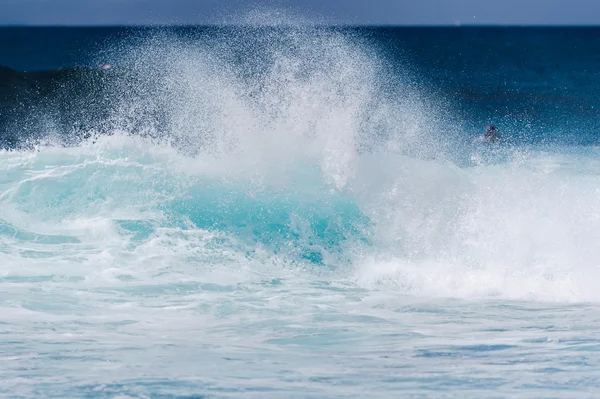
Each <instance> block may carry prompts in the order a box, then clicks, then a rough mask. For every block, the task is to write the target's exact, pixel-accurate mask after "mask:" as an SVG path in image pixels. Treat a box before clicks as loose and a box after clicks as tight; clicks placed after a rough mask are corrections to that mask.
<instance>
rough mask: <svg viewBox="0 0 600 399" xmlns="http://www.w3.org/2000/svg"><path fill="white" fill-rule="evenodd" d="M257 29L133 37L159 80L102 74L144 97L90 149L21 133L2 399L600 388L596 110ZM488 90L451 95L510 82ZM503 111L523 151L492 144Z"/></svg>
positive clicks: (128, 59)
mask: <svg viewBox="0 0 600 399" xmlns="http://www.w3.org/2000/svg"><path fill="white" fill-rule="evenodd" d="M244 32H245V31H243V30H242V31H236V30H234V31H233V32H229V33H227V34H228V35H233V36H231V37H230V38H231V41H230V42H228V45H227V46H223V45H219V43H221V41H220V40H221V37H220V36H219V35H216V34H215V35H216V36H214V37H213V36H211V37H213V40H208V41H198V40H196V39H194V40H196V41H194V40H191V42H190V41H189V40H188V41H185V42H181V41H179V40H176V39H174V38H173V37H170V36H167V37H163V36H161V37H158V38H156V37H155V38H153V39H152V40H149V41H144V40H142V41H139V40H136V41H133V40H132V41H131V43H133V44H131V43H130V46H129V47H126V48H125V49H122V50H121V51H120V53H119V54H120V55H119V58H118V60H119V62H120V63H121V65H124V66H123V68H125V66H126V68H125V69H127V71H128V74H129V75H127V76H130V77H131V76H132V77H133V78H135V79H134V80H133V82H138V83H139V82H143V83H144V85H142V86H137V87H136V90H137V91H134V92H132V91H130V89H131V87H132V85H131V82H130V81H123V80H119V79H116V80H114V81H110V80H109V81H103V83H104V84H108V83H111V84H116V85H117V86H114V87H113V86H111V89H114V90H115V93H116V92H120V93H121V94H122V96H118V97H111V98H112V99H113V100H114V101H113V103H112V105H111V109H110V112H107V115H108V116H106V118H107V119H106V124H104V125H102V126H100V127H99V126H93V127H90V131H89V132H87V133H89V134H87V135H85V136H78V137H77V139H76V140H75V139H73V140H72V141H70V140H71V139H72V138H73V137H74V136H73V135H75V133H74V131H75V130H77V129H81V126H80V125H78V126H76V127H73V129H74V130H69V129H67V130H65V129H64V123H63V124H61V123H59V122H60V121H58V122H57V121H56V120H55V118H56V115H57V113H55V112H54V111H57V110H50V111H53V112H50V111H48V110H47V109H46V110H47V111H48V112H47V113H45V112H42V111H40V110H37V111H36V112H38V113H36V114H35V117H36V118H38V120H39V121H43V122H44V124H41V125H39V124H38V125H35V126H33V125H27V123H28V121H29V120H20V119H16V120H11V121H9V122H10V123H8V124H7V123H2V124H1V125H2V126H3V127H4V128H7V129H13V130H11V131H10V134H12V135H13V136H12V137H20V138H23V139H25V138H27V139H31V140H29V143H28V145H26V146H20V145H14V146H13V147H11V148H7V149H4V150H1V151H0V312H1V314H2V317H1V318H0V364H2V367H0V381H1V382H0V396H2V397H7V398H26V397H27V398H28V397H49V398H65V397H77V398H78V397H82V398H84V397H85V398H105V397H110V398H201V397H241V396H243V397H260V398H264V397H282V398H283V397H285V398H289V397H294V398H306V397H310V398H313V397H314V398H317V397H319V398H321V397H327V398H355V397H363V396H374V397H378V398H379V397H381V398H384V397H398V396H401V397H414V398H428V397H440V398H441V397H460V398H492V397H493V398H496V397H497V398H503V397H522V398H572V397H594V396H595V395H596V391H597V388H598V387H599V385H600V382H599V381H598V371H599V370H600V363H599V362H600V351H599V349H600V341H599V339H598V337H597V335H598V334H597V331H598V329H600V324H599V323H598V320H599V317H600V308H599V307H598V301H599V300H600V296H599V295H598V290H597V283H598V281H600V272H599V269H598V259H600V246H599V245H598V243H599V242H600V228H599V227H600V212H599V211H598V209H600V191H599V190H600V161H598V159H599V158H598V157H599V155H600V149H599V148H598V147H597V146H595V144H594V139H593V137H594V135H595V132H596V131H595V130H594V129H593V125H588V126H590V127H589V129H587V130H586V131H585V132H582V133H581V135H578V132H579V131H578V130H577V129H578V128H579V127H577V126H581V125H585V124H586V123H588V122H587V121H589V119H586V118H588V117H589V116H590V115H591V114H590V113H589V112H591V111H590V110H589V109H585V110H584V109H583V108H580V109H579V111H581V112H584V111H585V112H588V113H587V114H586V115H585V118H581V119H578V118H579V117H580V116H581V114H569V110H572V108H569V107H571V105H569V106H568V107H567V108H560V106H559V105H560V104H562V105H564V103H563V102H560V101H558V102H555V99H551V100H548V101H549V102H548V103H546V104H545V105H544V107H541V108H539V109H537V111H539V113H534V112H532V110H531V109H529V111H528V112H530V113H529V115H530V116H531V118H535V117H538V118H542V116H543V115H544V112H547V111H548V109H553V107H554V109H555V110H557V111H556V112H557V113H562V114H561V115H563V116H561V118H562V119H561V118H559V117H555V119H550V120H547V121H546V122H547V123H546V124H539V125H536V124H535V123H534V126H531V125H529V126H527V123H531V121H532V120H534V119H528V120H526V119H519V117H515V116H514V114H513V113H512V111H511V112H507V113H505V114H504V115H503V116H502V117H501V118H499V119H500V122H497V121H496V119H494V118H493V117H492V116H493V114H489V113H486V112H485V111H486V109H487V108H488V107H490V104H489V103H488V102H486V101H483V103H481V104H479V105H478V107H471V106H470V105H469V104H470V103H465V102H462V100H464V98H461V97H452V96H449V94H448V93H451V92H450V91H446V90H449V89H444V90H441V89H440V90H439V91H436V90H437V89H436V86H435V85H434V83H432V82H435V79H436V76H437V77H438V78H439V77H440V76H445V74H444V73H441V74H438V75H436V74H437V73H439V70H436V69H435V68H434V69H427V68H425V67H424V66H423V65H427V63H426V62H425V64H421V63H420V62H419V61H418V60H419V57H412V58H411V57H408V60H407V59H404V61H402V62H400V61H399V60H400V59H401V58H402V57H400V56H398V58H397V59H391V60H390V58H386V56H385V54H386V52H385V51H388V50H389V49H390V48H394V46H399V47H402V46H400V44H399V43H404V44H403V45H405V46H406V47H402V48H405V49H411V48H413V47H411V45H410V43H409V44H406V42H401V41H394V40H392V39H390V37H389V35H390V34H391V33H390V31H389V30H381V31H375V32H376V33H377V32H379V33H377V34H376V33H373V31H371V33H370V34H371V35H374V36H375V39H377V40H379V41H380V42H384V43H388V45H390V47H388V48H387V50H385V49H383V50H382V49H381V48H377V47H371V45H372V44H373V42H372V41H369V40H364V38H357V37H356V36H355V35H349V34H348V32H345V33H344V32H342V33H340V32H336V31H328V30H325V31H323V30H314V29H308V28H303V29H299V30H291V31H286V30H284V31H268V32H262V33H260V32H259V33H260V34H258V33H256V32H253V33H252V34H249V33H247V32H245V33H244ZM360 32H362V31H360ZM407 32H408V33H407ZM410 32H413V33H410ZM435 32H438V33H435ZM478 32H479V31H478ZM482 32H483V33H482ZM508 32H509V33H507V35H508V36H510V37H512V36H511V35H519V34H520V35H524V37H526V38H527V40H526V41H525V42H526V43H530V42H531V41H532V40H534V39H532V37H534V36H535V35H538V36H535V38H537V39H535V40H534V41H535V42H536V43H538V46H539V47H540V48H542V47H544V46H546V47H548V46H550V47H552V43H553V41H556V40H558V39H557V37H556V33H546V34H543V32H542V33H541V34H540V33H539V32H538V31H536V32H537V33H535V32H534V33H535V35H533V34H532V33H531V32H529V33H528V32H524V31H518V32H520V33H515V31H510V30H509V31H508ZM21 34H23V32H21ZM32 34H34V33H32ZM95 34H96V35H99V34H100V33H98V32H96V33H95ZM105 34H106V37H108V36H110V35H112V34H114V31H113V30H107V31H106V32H105ZM394 34H395V35H398V37H400V36H402V35H408V36H406V37H411V36H410V34H414V31H412V30H407V31H403V30H398V31H397V32H395V33H394ZM436 34H437V35H438V36H439V37H440V41H441V40H442V39H441V37H446V34H447V32H446V31H436V30H432V31H427V34H426V35H425V36H423V38H422V43H424V44H423V46H424V47H423V53H422V54H421V57H422V58H421V62H424V61H423V60H424V59H426V58H427V56H428V54H429V53H428V51H433V50H432V49H431V48H428V47H427V43H430V40H431V37H433V36H435V35H436ZM463 34H464V33H463V31H460V35H459V38H460V37H462V36H461V35H463ZM571 34H574V33H571ZM578 34H579V35H581V36H582V37H587V38H589V36H590V35H592V36H593V35H594V34H595V31H591V32H590V31H588V30H582V31H579V33H578ZM432 35H433V36H432ZM486 35H487V33H485V31H481V32H479V33H477V34H476V35H475V34H474V35H473V36H468V35H467V36H466V37H467V39H468V38H471V39H472V38H473V37H477V38H478V39H477V40H483V39H482V38H486V37H488V36H486ZM84 36H85V35H84ZM100 36H102V35H100ZM61 37H62V36H61ZM94 37H96V36H94ZM215 38H216V39H215ZM544 38H545V39H544ZM217 39H218V40H217ZM371 39H372V37H371ZM467 39H465V37H463V39H462V41H460V40H459V41H457V42H456V43H454V44H453V45H452V46H455V48H456V49H458V48H461V49H462V48H464V46H466V45H465V43H466V42H465V40H467ZM471 39H468V40H471ZM500 39H502V40H500ZM94 40H97V39H94ZM107 40H108V39H107ZM377 40H376V41H377ZM411 40H416V39H414V38H413V39H411ZM468 40H467V43H468ZM487 40H488V41H486V40H483V42H484V43H488V44H487V45H488V46H491V47H493V48H504V46H507V44H506V43H507V41H506V40H507V39H506V36H502V37H501V38H497V39H496V41H493V40H492V39H490V38H489V37H488V39H487ZM407 41H408V42H411V41H410V40H408V39H407ZM109 42H110V41H109ZM441 42H442V41H441ZM71 44H72V45H74V44H73V43H71ZM392 44H393V46H392ZM446 45H447V46H451V45H450V44H446ZM528 45H529V44H528ZM239 46H241V48H245V47H244V46H247V47H248V48H251V49H254V50H255V51H257V54H256V55H255V58H253V59H252V60H250V61H251V62H250V61H249V64H245V63H244V62H241V63H240V61H239V59H238V58H236V57H237V56H238V55H239V53H238V52H236V51H238V50H240V47H239ZM467 47H468V46H467ZM544 48H545V47H544ZM384 50H385V51H384ZM413 50H414V48H413ZM48 51H50V50H48ZM62 51H64V49H63V50H61V51H57V52H56V54H62ZM407 51H408V50H407ZM438 51H441V53H439V52H438V53H437V54H443V53H444V52H445V51H447V52H449V53H452V51H451V48H449V47H444V50H443V51H442V50H439V49H438ZM67 53H68V54H73V52H67ZM108 53H110V51H108V52H107V54H108ZM503 54H505V56H506V57H510V54H511V53H510V52H508V53H503ZM517 54H521V53H517ZM413 55H414V54H413ZM429 55H431V54H429ZM47 56H48V57H49V58H50V59H51V58H52V57H50V55H47ZM465 57H466V60H470V61H469V62H468V63H467V64H468V65H471V68H473V69H469V70H468V71H470V72H469V73H466V75H469V76H474V75H477V73H479V74H483V72H482V71H481V70H479V69H477V68H476V67H473V66H472V65H473V63H474V61H473V60H474V59H476V54H470V57H471V58H468V57H467V55H465ZM519 57H521V56H519ZM519 57H517V56H515V59H520V60H522V59H521V58H519ZM14 58H15V64H16V63H18V62H21V63H26V62H27V59H26V58H27V57H24V56H22V55H18V54H17V55H15V56H14ZM492 58H493V57H492ZM515 59H512V60H507V61H506V63H505V64H504V65H505V66H506V65H508V66H510V65H513V66H514V65H516V64H518V62H517V61H515ZM256 60H259V61H260V63H259V64H255V63H254V62H255V61H256ZM17 61H18V62H17ZM588 61H589V62H590V63H592V64H593V62H594V60H593V59H590V60H588ZM48 62H49V61H48ZM56 63H59V62H58V61H56ZM484 64H485V63H484ZM449 65H450V66H448V68H455V66H452V64H449ZM420 68H422V69H420ZM557 68H558V67H557ZM442 69H443V68H442ZM157 71H159V72H160V73H159V72H157ZM436 71H437V72H436ZM477 71H479V72H477ZM496 72H497V71H496ZM540 74H541V77H539V78H538V83H539V86H544V84H543V83H547V84H554V83H556V80H545V78H544V76H545V75H543V73H542V72H540ZM492 75H494V74H492ZM584 75H585V74H584ZM477 76H479V75H477ZM494 76H500V77H501V76H503V75H494ZM524 76H525V77H524ZM419 79H420V80H419ZM498 79H499V80H501V79H500V78H498ZM502 79H503V78H502ZM527 79H531V76H530V75H527V74H525V75H519V74H517V75H514V81H512V82H511V85H513V86H515V87H517V86H519V84H521V89H520V90H525V89H523V88H524V87H528V86H527V84H525V83H523V82H525V81H527ZM569 79H571V78H569ZM569 79H566V80H569ZM419 81H420V82H423V83H422V84H416V83H415V82H419ZM468 81H469V77H468V76H463V75H461V74H460V73H459V72H458V69H457V77H456V78H454V79H453V80H451V81H446V83H449V82H450V83H452V85H455V86H457V87H459V88H460V89H461V90H482V93H484V94H485V93H487V94H485V95H486V96H487V95H490V96H491V94H490V92H486V90H488V89H489V87H488V88H485V87H483V88H482V86H481V84H482V83H481V82H482V81H483V82H487V83H489V84H490V86H494V84H492V82H490V81H485V80H477V79H473V80H472V82H471V83H470V84H471V86H469V83H468ZM127 82H129V83H127ZM561 82H562V83H561V84H563V83H564V82H565V80H561ZM590 82H591V83H590ZM426 83H427V84H426ZM438 83H439V82H438ZM496 83H497V82H496ZM588 83H589V84H590V85H591V86H593V79H592V77H590V79H589V82H588ZM119 85H123V86H119ZM484 86H485V85H484ZM439 87H441V85H439ZM439 87H438V88H439ZM455 88H456V87H455ZM577 88H578V86H577V84H572V85H571V86H569V87H568V91H569V92H570V93H571V94H573V93H575V94H577V93H579V92H578V90H577ZM496 89H497V87H496ZM496 89H494V90H496ZM546 89H547V87H546V86H544V88H543V89H542V90H546ZM453 90H454V89H453ZM490 90H491V89H490ZM507 90H508V89H507ZM511 90H512V89H511ZM509 91H510V90H509ZM492 92H493V90H492ZM470 93H472V91H470ZM506 93H508V91H507V92H506ZM506 93H505V94H506ZM520 93H521V94H523V93H522V92H520ZM63 94H64V93H63ZM496 94H497V93H496ZM513 94H514V93H513ZM534 94H535V93H534ZM538 94H539V93H537V94H535V95H538ZM530 95H533V94H531V93H529V92H528V94H527V95H526V96H525V97H518V99H517V100H515V97H514V96H509V100H506V99H505V100H506V101H507V102H505V103H503V105H502V107H499V108H497V109H495V112H497V113H496V114H495V115H498V114H502V112H503V110H504V111H506V110H514V109H518V108H519V107H520V106H521V105H523V104H526V103H527V101H530V100H531V97H530ZM579 95H580V96H581V98H585V99H586V101H593V99H594V92H593V90H591V89H590V87H589V86H588V87H586V90H582V91H581V93H579ZM528 96H529V97H528ZM470 101H475V100H473V98H472V97H471V100H470ZM535 101H541V100H540V98H539V97H536V100H535ZM496 104H497V103H496ZM527 104H528V105H531V103H527ZM557 104H558V105H557ZM569 104H572V103H569ZM46 105H47V104H46ZM503 107H504V108H503ZM58 111H60V112H64V113H65V114H69V113H72V111H73V110H72V109H64V110H58ZM58 111H57V112H58ZM60 112H58V114H60ZM465 115H471V116H473V115H475V116H474V117H472V118H470V119H466V120H465V119H463V117H464V116H465ZM532 115H533V116H532ZM564 115H571V117H572V118H571V119H568V118H567V117H565V116H564ZM96 116H97V115H96ZM71 117H73V114H70V116H69V118H71ZM103 117H104V115H103ZM513 117H514V118H513ZM32 118H33V114H32ZM69 118H67V119H68V120H71V119H69ZM59 119H60V118H59ZM486 119H492V120H493V121H494V123H497V124H498V126H499V128H500V132H501V134H502V136H503V137H502V140H501V141H500V142H498V143H495V144H492V145H490V144H485V143H482V142H480V141H477V136H478V135H479V133H480V132H479V131H478V130H477V129H474V128H473V129H471V127H470V126H472V125H475V124H476V123H475V122H477V123H479V122H482V121H483V120H486ZM561 121H562V122H564V123H563V124H562V126H558V127H557V125H556V123H559V122H561ZM4 122H6V121H4ZM63 122H64V120H63ZM534 122H535V120H534ZM19 124H23V126H25V125H27V129H28V130H27V132H28V133H27V134H29V133H30V132H31V131H32V130H31V129H34V130H35V129H38V130H36V133H35V135H33V136H27V135H26V134H25V133H23V134H22V135H21V136H23V137H21V136H19V134H20V133H21V131H19V130H18V128H15V126H19ZM553 124H554V125H553ZM32 126H33V127H32ZM40 126H41V127H40ZM574 126H575V127H574ZM551 127H552V129H553V130H545V129H550V128H551ZM14 129H17V130H14ZM24 129H25V128H24ZM39 129H41V130H39ZM560 129H563V130H564V131H567V132H568V134H564V135H561V133H560V132H561V130H560ZM15 132H17V134H16V135H15ZM545 132H548V133H547V134H545ZM65 137H66V138H67V140H65ZM32 138H35V140H33V139H32ZM545 138H548V139H547V140H546V139H545ZM574 138H575V139H574ZM7 142H8V141H7ZM16 142H17V141H10V143H16Z"/></svg>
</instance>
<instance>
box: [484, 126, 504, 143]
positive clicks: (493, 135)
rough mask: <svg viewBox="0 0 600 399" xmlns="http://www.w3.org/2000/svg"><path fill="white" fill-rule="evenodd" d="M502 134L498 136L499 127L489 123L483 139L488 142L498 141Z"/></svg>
mask: <svg viewBox="0 0 600 399" xmlns="http://www.w3.org/2000/svg"><path fill="white" fill-rule="evenodd" d="M499 138H500V136H498V129H497V128H496V126H494V125H488V127H487V128H486V129H485V134H484V135H483V141H485V142H486V143H494V142H496V141H497V140H498V139H499Z"/></svg>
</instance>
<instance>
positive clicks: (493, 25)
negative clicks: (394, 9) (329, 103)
mask: <svg viewBox="0 0 600 399" xmlns="http://www.w3.org/2000/svg"><path fill="white" fill-rule="evenodd" d="M204 27H205V28H227V27H248V28H276V27H283V28H285V27H290V28H291V27H313V28H600V23H598V24H595V25H593V24H535V23H534V24H515V23H508V24H501V23H489V24H472V23H464V24H463V23H454V24H368V23H366V24H350V23H335V24H325V23H315V24H310V23H298V24H293V23H280V24H254V23H249V24H245V23H239V24H236V23H227V24H222V23H198V24H176V23H172V24H155V23H151V24H142V23H139V24H138V23H134V24H26V23H25V24H21V23H8V24H0V29H2V28H84V29H85V28H88V29H89V28H204Z"/></svg>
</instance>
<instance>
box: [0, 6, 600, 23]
mask: <svg viewBox="0 0 600 399" xmlns="http://www.w3.org/2000/svg"><path fill="white" fill-rule="evenodd" d="M257 4H258V5H261V6H262V7H263V8H265V5H266V4H267V6H266V8H269V9H276V8H279V9H281V10H293V13H292V14H293V15H300V16H303V17H304V18H305V19H308V20H313V21H329V22H333V23H354V24H376V25H380V24H385V25H390V24H391V25H455V24H462V25H465V24H477V25H485V24H502V25H505V24H518V25H523V24H525V25H540V24H541V25H573V24H575V25H581V24H584V25H600V0H269V1H268V3H267V1H265V0H263V1H257V0H0V24H18V25H107V24H108V25H115V24H116V25H131V24H136V25H138V24H173V23H175V24H205V23H220V22H237V21H240V20H242V16H243V15H244V13H245V12H246V11H248V10H252V9H254V8H256V5H257ZM286 18H289V14H288V17H286ZM267 19H269V18H267ZM284 19H285V18H284Z"/></svg>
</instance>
